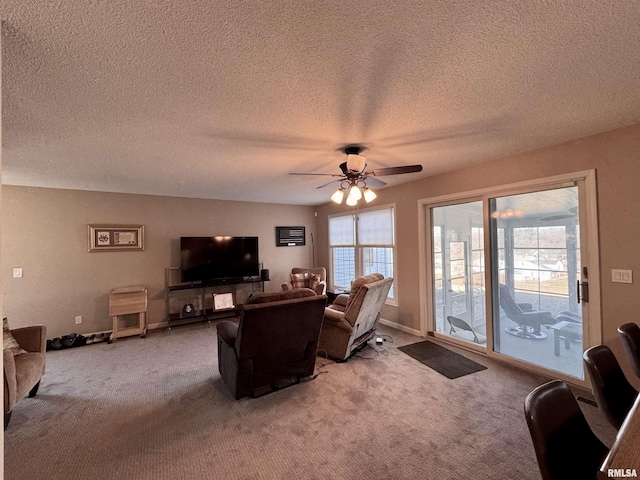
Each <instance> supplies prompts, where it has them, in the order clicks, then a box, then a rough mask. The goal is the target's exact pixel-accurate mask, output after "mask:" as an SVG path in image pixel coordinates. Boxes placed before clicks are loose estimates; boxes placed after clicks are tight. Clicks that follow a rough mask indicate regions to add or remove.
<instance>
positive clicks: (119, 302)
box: [109, 285, 147, 342]
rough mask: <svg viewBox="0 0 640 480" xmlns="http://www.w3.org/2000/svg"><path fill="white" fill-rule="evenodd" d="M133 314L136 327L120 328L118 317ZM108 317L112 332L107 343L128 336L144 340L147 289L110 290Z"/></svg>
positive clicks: (133, 287) (145, 332) (145, 333)
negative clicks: (110, 321)
mask: <svg viewBox="0 0 640 480" xmlns="http://www.w3.org/2000/svg"><path fill="white" fill-rule="evenodd" d="M134 313H137V314H138V325H137V326H135V327H126V328H121V327H120V317H121V316H122V315H130V314H134ZM109 315H110V316H111V317H113V332H112V333H111V336H110V337H109V342H112V341H114V340H116V339H117V338H120V337H127V336H129V335H140V337H142V338H144V337H145V336H146V335H147V287H145V286H144V285H134V286H131V287H121V288H116V289H114V290H112V291H111V293H110V294H109Z"/></svg>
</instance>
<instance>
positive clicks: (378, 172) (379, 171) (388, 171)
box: [365, 165, 422, 177]
mask: <svg viewBox="0 0 640 480" xmlns="http://www.w3.org/2000/svg"><path fill="white" fill-rule="evenodd" d="M421 171H422V165H405V166H404V167H386V168H376V169H375V170H370V171H368V172H365V175H373V176H374V177H382V176H384V175H400V174H402V173H414V172H421Z"/></svg>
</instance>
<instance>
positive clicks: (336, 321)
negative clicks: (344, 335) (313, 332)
mask: <svg viewBox="0 0 640 480" xmlns="http://www.w3.org/2000/svg"><path fill="white" fill-rule="evenodd" d="M324 324H325V325H332V326H334V327H338V328H340V329H342V330H344V331H345V332H351V331H352V330H353V327H352V326H351V324H350V323H349V322H347V320H346V319H345V318H344V312H340V311H338V310H333V309H332V308H329V307H327V308H325V309H324Z"/></svg>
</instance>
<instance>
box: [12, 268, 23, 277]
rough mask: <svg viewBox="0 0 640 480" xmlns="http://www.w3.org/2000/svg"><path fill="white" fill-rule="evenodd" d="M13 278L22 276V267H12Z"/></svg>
mask: <svg viewBox="0 0 640 480" xmlns="http://www.w3.org/2000/svg"><path fill="white" fill-rule="evenodd" d="M13 278H22V269H21V268H14V269H13Z"/></svg>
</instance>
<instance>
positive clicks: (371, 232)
mask: <svg viewBox="0 0 640 480" xmlns="http://www.w3.org/2000/svg"><path fill="white" fill-rule="evenodd" d="M393 240H394V239H393V209H392V208H385V209H381V210H373V211H369V212H363V213H359V214H358V243H359V244H360V245H388V246H393V244H394V241H393Z"/></svg>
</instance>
